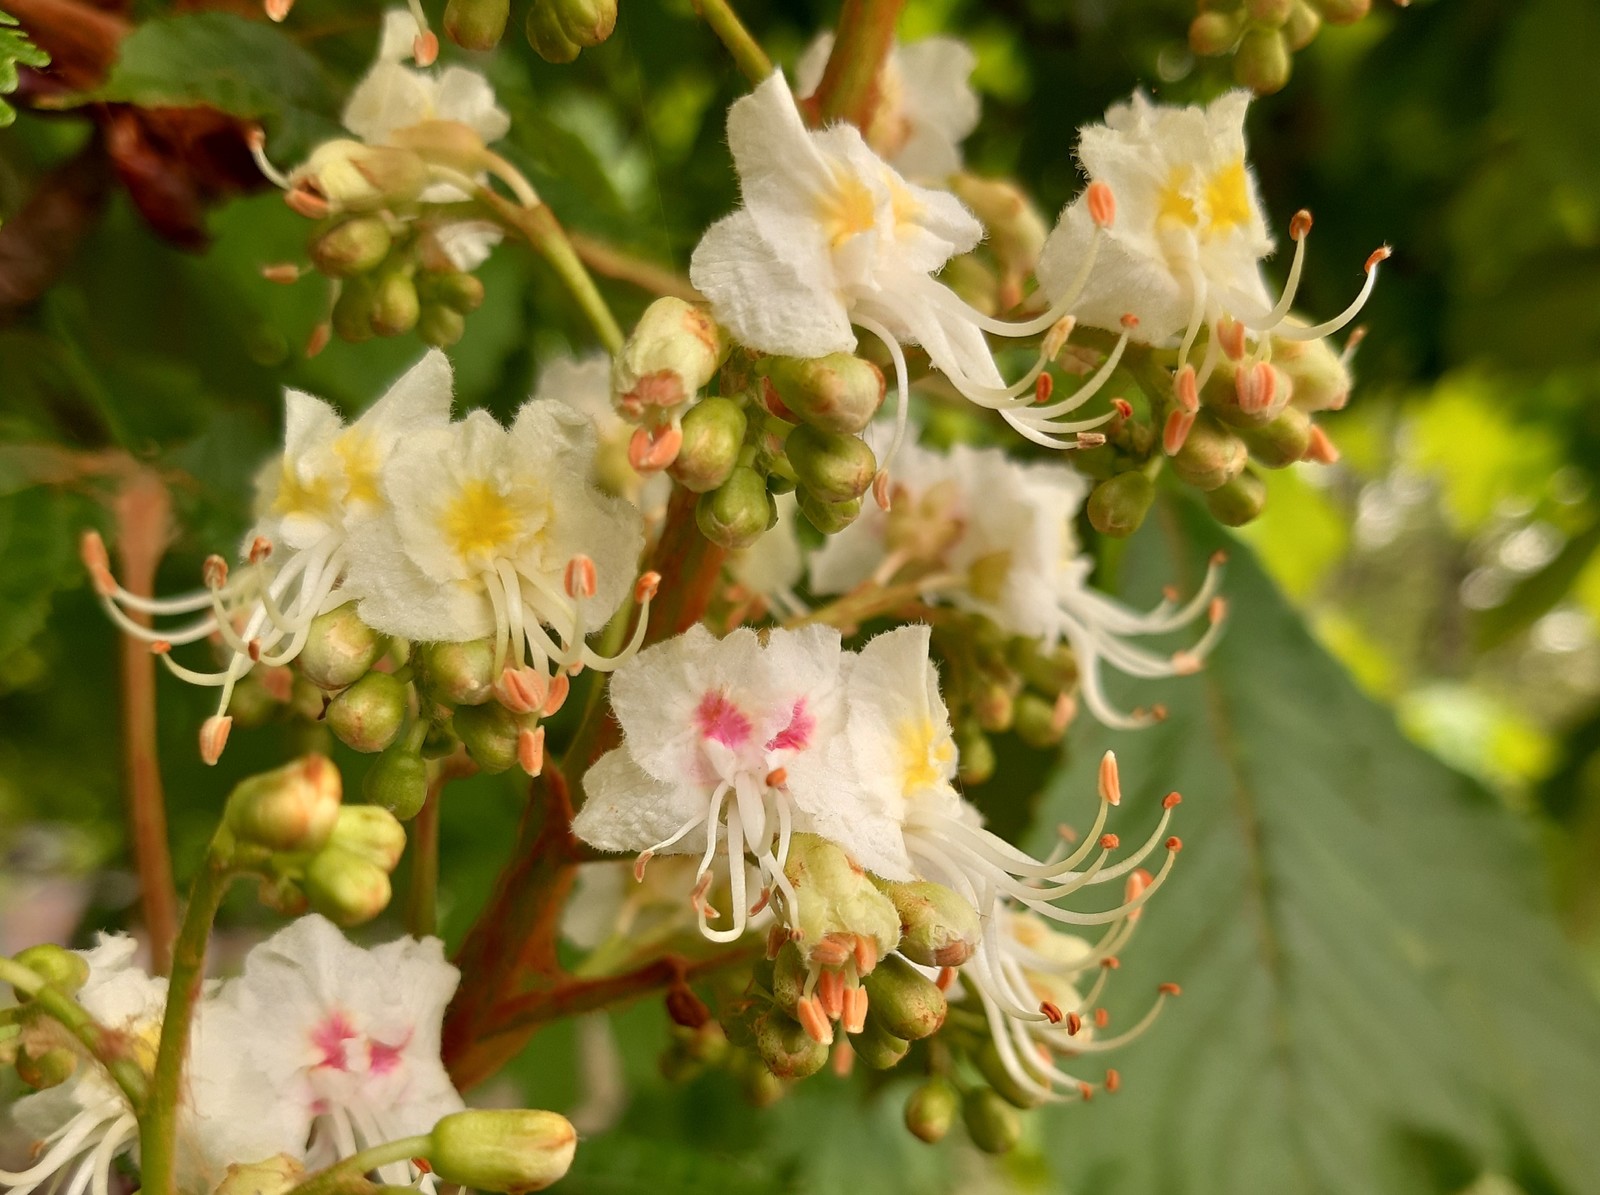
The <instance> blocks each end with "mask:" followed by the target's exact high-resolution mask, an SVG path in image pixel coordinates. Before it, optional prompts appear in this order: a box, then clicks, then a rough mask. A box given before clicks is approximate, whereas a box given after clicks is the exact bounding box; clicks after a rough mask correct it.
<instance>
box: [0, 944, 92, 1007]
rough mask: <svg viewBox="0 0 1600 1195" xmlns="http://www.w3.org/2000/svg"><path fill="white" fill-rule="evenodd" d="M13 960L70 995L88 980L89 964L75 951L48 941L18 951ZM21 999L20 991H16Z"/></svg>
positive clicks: (22, 997)
mask: <svg viewBox="0 0 1600 1195" xmlns="http://www.w3.org/2000/svg"><path fill="white" fill-rule="evenodd" d="M13 961H15V962H18V963H21V964H22V965H23V966H24V967H26V968H28V970H30V971H32V972H33V973H34V974H35V975H37V976H38V977H39V978H40V979H42V980H44V981H45V982H46V983H48V984H49V985H50V986H51V987H54V988H56V989H58V990H60V991H62V992H65V993H66V994H67V995H69V996H70V995H72V994H73V993H74V992H76V991H78V990H79V989H80V988H82V987H83V985H84V984H86V983H88V982H89V964H88V963H87V962H85V961H84V957H83V956H82V955H81V954H78V953H76V952H75V951H71V950H67V949H66V948H65V947H62V946H55V945H52V944H51V943H49V942H42V943H40V944H39V945H37V946H29V947H27V948H26V949H24V950H20V951H18V952H17V953H16V954H15V955H14V956H13ZM17 999H18V1000H22V999H24V996H23V995H22V993H20V992H18V993H17Z"/></svg>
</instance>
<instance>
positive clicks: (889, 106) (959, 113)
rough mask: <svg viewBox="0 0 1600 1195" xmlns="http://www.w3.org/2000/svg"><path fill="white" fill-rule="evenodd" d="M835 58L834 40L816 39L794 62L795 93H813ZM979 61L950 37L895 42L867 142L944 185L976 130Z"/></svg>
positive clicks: (905, 168)
mask: <svg viewBox="0 0 1600 1195" xmlns="http://www.w3.org/2000/svg"><path fill="white" fill-rule="evenodd" d="M832 53H833V34H832V33H823V34H819V35H818V36H817V38H816V40H814V41H813V42H812V43H811V44H810V45H809V46H807V47H806V50H805V53H804V54H802V55H801V56H800V60H799V61H798V62H797V63H795V68H794V76H795V79H794V81H795V90H796V92H798V93H799V94H800V95H802V96H809V95H812V94H814V93H815V92H816V90H817V85H818V84H819V83H821V82H822V72H823V69H824V68H825V67H826V66H827V65H828V56H829V55H830V54H832ZM977 64H978V59H977V55H975V54H973V52H972V50H971V49H970V48H969V47H968V46H967V44H966V43H965V42H963V41H959V40H958V39H956V38H953V37H925V38H922V39H921V40H920V41H914V42H909V43H903V42H896V43H895V44H894V45H893V46H892V47H891V48H890V50H889V56H888V58H886V59H885V60H884V64H883V70H882V71H881V72H880V73H879V75H878V89H879V92H880V95H879V99H878V105H877V109H876V111H875V112H874V114H873V120H872V127H871V128H869V129H868V130H867V142H868V144H870V145H871V146H872V148H873V149H875V150H877V151H878V153H879V154H881V155H882V156H883V158H884V159H885V160H886V161H887V162H888V163H889V165H891V166H893V167H894V168H895V169H896V170H898V171H899V172H900V173H901V174H904V175H906V176H907V177H909V178H926V179H935V180H937V179H944V178H948V177H949V176H950V175H952V174H954V173H955V172H956V171H958V170H960V169H961V143H962V142H963V141H965V140H966V138H967V135H968V134H969V133H971V132H972V130H973V129H975V128H977V127H978V114H979V105H978V94H977V92H975V91H973V89H972V83H971V78H972V70H973V68H974V67H975V66H977Z"/></svg>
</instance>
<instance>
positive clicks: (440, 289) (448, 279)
mask: <svg viewBox="0 0 1600 1195" xmlns="http://www.w3.org/2000/svg"><path fill="white" fill-rule="evenodd" d="M433 297H434V298H436V299H438V300H439V302H441V303H443V304H444V305H445V306H446V307H450V308H452V309H453V310H455V311H459V312H460V313H461V314H462V315H471V314H472V313H473V312H474V311H476V310H478V308H480V307H482V306H483V283H482V281H480V280H479V279H478V278H477V277H476V276H474V275H472V274H464V273H462V272H461V271H460V270H451V271H450V272H449V273H445V274H436V275H435V276H434V277H433Z"/></svg>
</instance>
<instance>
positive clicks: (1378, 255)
mask: <svg viewBox="0 0 1600 1195" xmlns="http://www.w3.org/2000/svg"><path fill="white" fill-rule="evenodd" d="M1393 252H1394V250H1393V249H1391V248H1389V246H1388V245H1379V246H1378V247H1377V248H1376V249H1374V250H1373V251H1372V254H1371V256H1369V257H1368V258H1367V264H1366V265H1365V266H1364V267H1362V268H1363V269H1365V270H1366V272H1367V273H1369V274H1370V273H1372V271H1373V270H1375V269H1377V268H1378V263H1379V262H1381V261H1388V260H1389V255H1390V254H1391V253H1393Z"/></svg>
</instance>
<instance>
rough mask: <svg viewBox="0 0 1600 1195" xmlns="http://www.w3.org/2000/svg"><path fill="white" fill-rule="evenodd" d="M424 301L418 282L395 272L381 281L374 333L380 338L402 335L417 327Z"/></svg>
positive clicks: (375, 300)
mask: <svg viewBox="0 0 1600 1195" xmlns="http://www.w3.org/2000/svg"><path fill="white" fill-rule="evenodd" d="M421 314H422V301H421V300H420V299H418V298H417V286H416V283H414V282H412V281H411V278H410V276H409V275H408V274H406V273H405V272H403V271H401V270H395V271H393V272H391V273H388V274H385V275H383V277H381V278H379V279H378V285H377V288H376V289H375V290H374V292H373V295H372V330H373V331H374V332H376V333H377V334H378V335H379V336H402V335H404V334H405V333H407V332H409V331H411V329H412V328H415V327H416V326H417V319H418V317H419V316H420V315H421Z"/></svg>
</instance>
